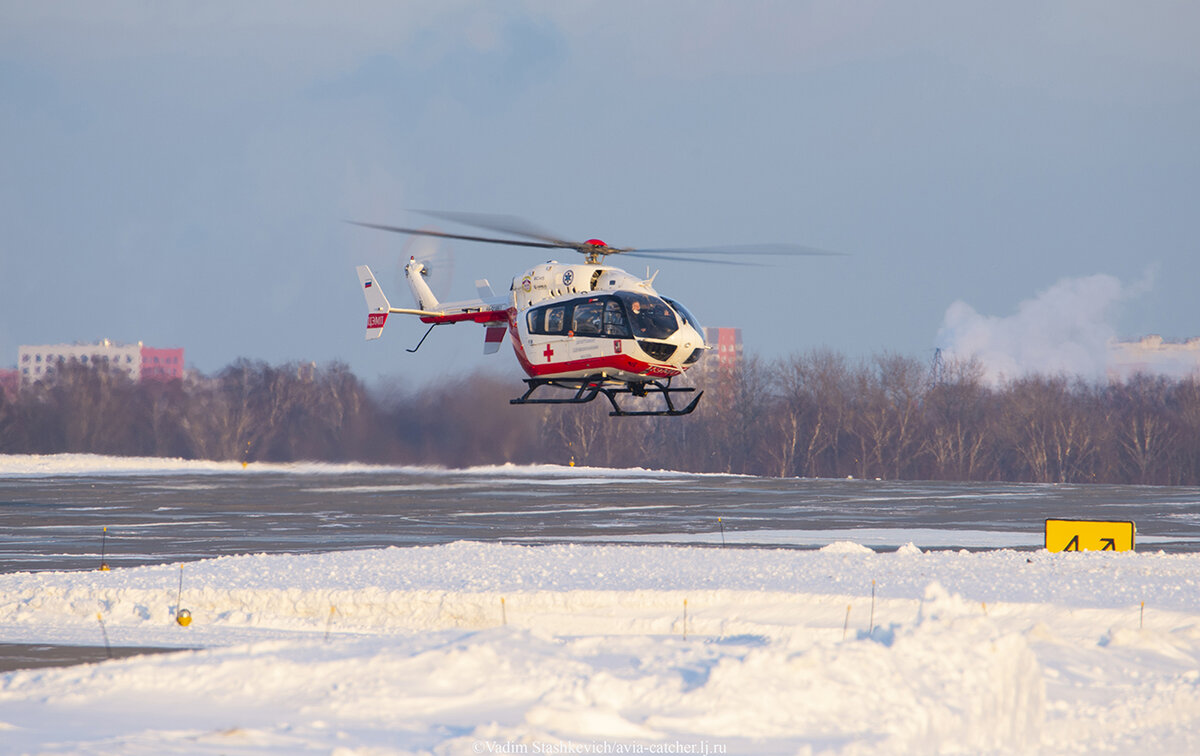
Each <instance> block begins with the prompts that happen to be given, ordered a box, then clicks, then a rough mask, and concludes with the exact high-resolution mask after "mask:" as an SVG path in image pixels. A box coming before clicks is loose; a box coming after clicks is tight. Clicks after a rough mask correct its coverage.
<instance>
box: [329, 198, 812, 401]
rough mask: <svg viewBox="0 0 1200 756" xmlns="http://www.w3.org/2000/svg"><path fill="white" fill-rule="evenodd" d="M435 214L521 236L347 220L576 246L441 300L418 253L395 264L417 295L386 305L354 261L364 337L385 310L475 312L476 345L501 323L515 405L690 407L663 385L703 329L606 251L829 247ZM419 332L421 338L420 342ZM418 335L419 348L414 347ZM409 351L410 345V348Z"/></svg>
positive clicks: (427, 318)
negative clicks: (650, 244) (696, 244)
mask: <svg viewBox="0 0 1200 756" xmlns="http://www.w3.org/2000/svg"><path fill="white" fill-rule="evenodd" d="M421 212H422V214H425V215H430V216H433V217H436V218H441V219H444V220H450V221H453V222H456V223H462V224H465V225H470V226H476V227H480V228H486V229H490V230H493V231H500V232H503V233H507V234H510V235H514V236H523V237H525V239H499V238H492V237H482V236H474V235H467V234H452V233H445V232H442V231H434V230H427V229H419V228H402V227H399V226H387V225H380V224H375V223H359V222H357V221H350V222H351V223H354V224H355V225H359V226H365V227H367V228H374V229H380V230H383V231H393V232H396V233H401V234H409V235H413V236H431V237H440V238H446V239H461V240H466V241H477V242H487V243H492V244H508V245H515V246H523V247H539V248H543V249H565V250H574V251H576V252H579V253H581V254H583V255H584V262H583V263H576V264H569V263H559V262H557V261H554V260H551V261H549V262H546V263H544V264H541V265H536V266H534V267H532V268H530V269H528V270H526V271H525V272H524V273H522V274H520V275H519V276H517V277H515V278H513V281H512V285H511V286H510V287H509V290H508V292H507V293H505V294H501V295H497V294H495V293H494V292H493V291H492V287H491V285H490V284H489V283H488V281H487V280H486V279H485V280H480V281H476V282H475V286H476V289H477V291H478V292H479V298H478V299H470V300H465V301H460V302H440V301H438V298H437V297H436V296H434V294H433V291H432V290H431V289H430V288H429V285H428V284H427V283H426V281H425V276H426V275H428V269H427V266H426V264H425V263H423V262H421V261H418V260H417V259H416V258H415V257H414V258H412V259H410V260H409V261H408V264H407V265H406V266H405V268H404V274H405V278H406V279H407V280H408V285H409V288H411V289H412V295H413V298H414V299H415V300H416V304H417V306H416V307H415V308H402V307H393V306H392V304H391V302H390V301H389V300H388V298H387V296H386V295H385V294H384V292H383V289H382V287H381V286H380V284H379V279H378V278H377V277H376V275H375V274H374V273H373V272H372V271H371V269H370V268H369V267H368V266H366V265H359V266H358V267H357V271H358V280H359V284H360V285H361V287H362V290H363V294H364V296H365V297H366V300H367V310H368V314H367V334H366V337H367V338H368V339H377V338H379V337H380V336H381V335H382V334H383V327H384V324H385V323H386V322H387V318H388V315H390V314H393V313H394V314H400V315H415V316H417V317H418V318H420V320H421V322H423V323H429V324H430V328H429V331H427V332H426V334H425V336H428V335H429V332H430V331H432V330H433V328H434V327H435V326H439V325H443V324H447V323H464V322H469V323H479V324H480V325H482V326H484V327H485V329H486V330H485V331H484V342H483V343H484V349H483V351H484V354H493V353H495V352H497V351H499V349H500V345H501V343H502V342H503V341H504V335H505V333H506V332H507V333H508V335H509V338H510V340H511V341H512V346H513V351H514V352H516V355H517V360H518V361H519V362H520V363H521V367H522V368H523V369H524V370H525V373H526V375H528V376H529V377H528V378H527V379H525V384H526V386H527V389H526V391H525V393H524V394H523V395H522V396H520V397H518V398H516V399H513V400H511V402H512V403H513V404H583V403H586V402H590V401H592V400H593V399H595V398H596V397H597V396H598V395H600V394H603V395H604V396H605V397H607V398H608V401H609V403H610V404H611V405H612V412H610V413H609V414H610V415H614V416H636V415H655V416H658V415H670V416H674V415H686V414H689V413H690V412H692V411H693V410H694V409H696V405H697V403H698V402H699V401H700V396H701V395H702V394H703V392H699V393H697V394H696V395H695V396H694V397H693V398H692V400H691V401H690V402H688V403H687V404H686V405H684V406H682V407H678V406H676V404H675V402H674V401H673V400H672V395H675V394H688V393H692V392H694V391H695V389H694V388H693V387H690V386H682V387H673V386H671V380H672V379H673V378H675V377H676V376H679V375H681V374H682V373H683V372H684V371H685V370H687V369H688V368H690V367H692V366H693V365H695V364H696V362H697V361H699V359H700V357H701V356H702V355H703V354H704V352H705V350H707V349H709V346H708V345H707V344H705V342H704V329H703V328H701V327H700V324H699V322H698V321H697V320H696V318H695V317H694V316H693V315H692V314H691V313H690V312H688V310H687V308H685V307H684V306H683V305H682V304H680V303H679V302H678V301H676V300H673V299H669V298H667V297H664V296H661V295H659V294H658V292H657V291H655V289H654V286H653V283H654V277H655V276H657V273H656V274H655V276H651V277H650V278H648V279H641V278H638V277H637V276H633V275H630V274H629V273H626V272H625V271H624V270H621V269H620V268H616V267H613V266H611V265H608V264H606V262H605V259H606V258H607V257H608V256H609V255H617V254H623V255H629V256H630V257H644V258H651V259H674V260H688V261H693V262H719V260H713V259H711V258H710V259H704V258H698V257H690V256H689V255H705V254H709V255H711V254H737V253H745V254H766V255H829V254H836V253H829V252H824V251H821V250H815V249H811V248H807V247H799V246H795V245H781V244H769V245H749V246H743V247H739V248H735V249H718V248H713V247H706V248H693V249H635V248H617V247H610V246H608V245H607V244H605V243H604V242H602V241H600V240H599V239H589V240H587V241H585V242H569V241H563V240H561V239H557V238H555V237H553V236H551V235H550V234H547V233H545V232H543V231H541V230H539V229H537V228H535V227H533V226H531V225H530V224H528V223H526V222H524V221H522V220H520V219H518V218H514V217H511V216H498V215H480V214H475V213H446V212H429V211H421ZM424 341H425V337H422V339H421V343H423V342H424ZM421 343H418V344H417V348H419V347H420V346H421ZM409 351H416V348H414V349H410V350H409ZM546 386H549V387H556V388H563V389H568V390H570V391H572V392H574V393H573V394H571V395H568V396H561V395H560V396H557V397H553V398H541V397H537V398H535V397H534V393H535V392H536V391H537V390H538V389H540V388H542V387H546ZM620 394H632V395H634V396H638V397H644V396H648V395H651V394H658V395H661V396H662V397H663V399H664V401H665V405H666V407H665V409H659V410H626V409H622V407H621V406H620V404H619V403H618V402H617V396H618V395H620Z"/></svg>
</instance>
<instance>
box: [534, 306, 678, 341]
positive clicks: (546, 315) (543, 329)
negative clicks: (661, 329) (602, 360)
mask: <svg viewBox="0 0 1200 756" xmlns="http://www.w3.org/2000/svg"><path fill="white" fill-rule="evenodd" d="M668 314H669V310H668ZM671 317H672V323H674V316H673V315H672V316H671ZM525 318H526V323H528V325H529V332H530V333H532V334H541V335H546V336H555V335H560V334H566V333H568V332H570V333H572V334H574V335H575V336H593V337H603V338H609V339H628V338H632V333H631V332H630V329H629V318H628V315H627V310H626V307H625V305H623V304H622V303H621V300H619V299H618V298H616V297H591V298H589V299H579V300H575V301H574V302H564V303H563V304H557V305H547V306H544V307H535V308H533V309H531V310H530V311H529V312H528V314H527V315H526V316H525ZM673 330H674V328H672V331H673Z"/></svg>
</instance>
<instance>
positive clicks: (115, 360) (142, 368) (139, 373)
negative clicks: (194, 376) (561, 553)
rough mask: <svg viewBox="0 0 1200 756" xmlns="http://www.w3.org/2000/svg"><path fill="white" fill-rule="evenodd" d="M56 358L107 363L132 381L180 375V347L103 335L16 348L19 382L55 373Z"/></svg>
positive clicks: (57, 359) (181, 371)
mask: <svg viewBox="0 0 1200 756" xmlns="http://www.w3.org/2000/svg"><path fill="white" fill-rule="evenodd" d="M59 361H63V362H72V361H75V362H79V363H81V364H84V365H106V366H108V367H110V368H115V369H117V370H122V371H124V372H125V373H126V374H127V375H128V376H129V379H130V380H133V381H138V380H148V379H158V380H164V379H166V380H169V379H171V378H182V377H183V350H182V349H155V348H153V347H147V346H145V345H144V344H142V342H140V341H139V342H138V343H136V344H118V343H116V342H115V341H110V340H109V339H104V340H103V341H98V342H96V343H95V344H42V345H36V346H21V347H19V348H18V349H17V370H18V371H20V374H21V382H22V383H32V382H33V381H38V380H42V379H43V378H48V377H50V376H52V375H54V370H55V368H56V367H57V366H58V363H59Z"/></svg>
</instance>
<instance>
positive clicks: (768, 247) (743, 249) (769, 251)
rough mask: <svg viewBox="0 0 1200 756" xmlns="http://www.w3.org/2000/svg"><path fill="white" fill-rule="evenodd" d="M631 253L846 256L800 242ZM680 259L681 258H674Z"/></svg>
mask: <svg viewBox="0 0 1200 756" xmlns="http://www.w3.org/2000/svg"><path fill="white" fill-rule="evenodd" d="M629 252H630V253H631V254H632V253H635V252H636V253H639V254H640V253H650V254H655V255H667V256H670V255H676V254H681V255H781V256H787V257H846V256H847V255H846V253H845V252H830V251H828V250H824V249H818V248H816V247H805V246H803V245H800V244H738V245H733V246H729V247H664V248H657V249H640V248H639V249H631V250H629ZM674 259H682V258H674Z"/></svg>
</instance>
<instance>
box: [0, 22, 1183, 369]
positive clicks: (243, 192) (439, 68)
mask: <svg viewBox="0 0 1200 756" xmlns="http://www.w3.org/2000/svg"><path fill="white" fill-rule="evenodd" d="M1198 36H1200V6H1198V5H1196V4H1195V3H1191V2H1157V1H1155V0H1151V1H1149V2H1144V3H1136V4H1134V3H1124V2H1107V1H1103V0H1102V1H1100V2H1083V1H1082V0H1080V1H1079V2H1062V1H1057V0H1051V1H1049V2H1020V1H1018V2H1008V3H994V4H983V5H976V4H963V3H960V2H952V1H950V0H946V1H944V2H940V1H939V2H917V3H906V4H897V3H888V2H872V1H870V0H866V1H864V2H855V3H846V2H834V1H822V2H750V3H723V2H656V3H634V2H602V3H601V2H576V3H557V2H513V3H505V4H495V3H470V2H454V1H450V2H445V1H443V2H404V3H395V2H356V3H352V4H344V3H312V2H308V3H306V2H300V3H290V2H289V3H285V2H259V3H234V2H228V3H227V2H209V3H186V2H163V3H142V2H58V3H25V2H14V1H13V0H0V103H2V105H0V145H3V146H2V147H0V150H3V155H4V158H3V170H2V171H0V367H11V366H14V365H15V363H16V359H17V347H18V346H19V345H21V344H45V343H63V342H68V343H69V342H75V341H95V340H98V339H102V338H110V339H113V340H116V341H121V342H128V343H132V342H137V341H143V342H145V343H146V344H148V345H151V346H159V347H183V348H184V349H185V358H186V361H187V363H188V364H189V365H190V366H192V367H194V368H196V369H198V370H200V371H202V372H204V373H215V372H217V371H219V370H221V369H222V368H223V367H224V366H226V365H228V364H230V363H231V362H233V361H234V360H236V359H238V358H240V357H248V358H252V359H261V360H265V361H267V362H271V363H281V362H287V361H292V360H302V361H315V362H318V363H328V362H331V361H335V360H336V361H341V362H344V363H346V364H348V365H349V366H350V367H351V368H352V369H353V370H354V371H355V372H356V373H357V374H358V375H359V376H360V377H362V378H364V379H365V380H368V381H377V380H380V379H384V380H388V381H397V380H398V381H400V382H402V383H404V382H413V383H424V382H428V381H434V380H440V379H443V378H446V377H450V376H454V375H456V374H461V373H463V372H470V371H472V370H475V369H488V370H495V371H500V372H505V373H511V374H513V375H514V376H515V375H517V373H518V370H517V368H516V363H515V360H513V359H512V356H511V352H510V351H509V350H507V349H505V350H503V351H502V352H501V353H500V354H499V355H493V356H487V357H485V356H484V355H483V353H482V352H483V329H481V328H478V327H475V326H471V325H458V326H453V327H445V328H440V329H437V330H436V331H435V332H434V334H433V335H431V336H430V339H429V341H427V342H426V344H425V345H424V346H422V348H421V350H420V351H419V352H417V353H415V354H409V353H407V352H405V351H404V350H405V348H408V347H411V346H414V345H415V344H416V343H417V341H418V340H419V339H420V337H421V335H422V334H423V333H424V327H423V326H421V325H420V324H419V323H417V322H415V321H399V322H398V320H397V318H395V317H394V318H393V319H392V320H391V321H390V322H389V324H388V327H387V329H386V331H385V334H384V337H383V338H382V339H381V340H379V341H372V342H367V341H365V340H364V338H363V335H364V331H365V315H366V305H365V302H364V301H363V298H362V295H361V293H360V291H359V287H358V284H357V279H356V277H355V274H354V266H355V265H356V264H361V263H366V264H369V265H371V266H372V267H373V268H375V270H376V272H377V274H378V275H379V277H380V280H381V282H384V283H385V285H386V286H388V294H389V296H390V297H391V299H392V300H393V304H398V305H399V306H405V305H406V304H407V303H408V299H409V296H408V292H407V290H406V289H405V288H403V287H402V286H401V285H400V284H399V281H400V277H399V274H398V271H399V266H400V263H401V261H402V260H403V259H406V258H407V256H408V254H410V253H411V252H412V251H413V247H412V246H411V242H410V241H409V240H407V239H406V238H404V237H401V236H397V235H393V234H387V233H383V232H379V231H373V230H370V229H365V228H361V227H357V226H353V225H349V224H347V223H345V222H344V221H345V220H348V219H349V220H360V221H366V222H372V223H383V224H392V225H414V224H415V225H426V224H430V221H429V219H428V218H424V217H422V216H418V215H415V214H414V213H413V212H412V210H413V209H436V210H447V211H463V212H473V213H503V214H512V215H517V216H520V217H522V218H525V219H528V220H529V221H531V222H533V223H535V224H537V225H539V226H541V227H544V228H546V229H548V230H550V231H552V232H553V233H555V234H556V235H558V236H560V237H562V238H569V239H578V240H584V239H590V238H594V237H597V238H600V239H603V240H604V241H606V242H608V243H609V244H612V245H614V246H641V247H666V246H709V245H736V244H741V243H765V242H789V243H794V244H802V245H809V246H815V247H820V248H823V249H827V250H832V251H837V252H842V253H845V256H843V257H816V258H797V259H790V260H786V261H784V262H782V263H781V264H778V265H773V266H772V267H753V266H746V267H731V266H724V265H698V264H694V263H685V262H662V263H657V262H656V263H655V266H654V269H652V270H651V271H650V272H651V273H653V272H654V270H655V269H656V270H659V271H660V272H659V274H658V277H657V278H656V280H655V285H656V287H657V288H658V290H659V291H660V292H661V293H664V294H666V295H668V296H671V297H673V298H676V299H679V300H681V301H682V302H684V303H685V304H686V305H687V306H688V308H689V309H690V310H691V311H692V312H693V313H695V315H696V316H697V317H698V318H699V319H700V321H701V322H702V323H703V324H704V325H709V326H733V327H740V328H742V332H743V339H744V343H745V348H746V350H747V351H748V352H749V353H753V354H758V355H760V356H762V357H763V358H766V359H774V358H778V357H785V356H787V355H790V354H793V353H803V352H806V351H808V350H812V349H818V348H830V349H833V350H836V351H839V352H842V353H844V354H846V355H847V356H849V357H851V358H868V357H870V356H872V355H876V354H879V353H881V352H884V351H889V352H895V353H899V354H903V355H907V356H912V357H915V358H918V359H932V356H933V351H934V349H935V348H937V347H943V348H947V349H950V350H952V351H953V350H955V349H958V350H959V351H966V350H969V348H970V344H971V343H973V342H970V341H965V340H963V339H964V338H965V337H962V334H963V333H966V332H970V333H972V334H974V337H975V338H978V336H979V332H978V328H979V327H982V328H987V327H988V325H989V324H992V325H994V326H995V327H996V328H998V329H1000V330H1002V331H1003V332H1004V338H1007V339H1012V340H1015V342H1017V343H1021V342H1023V341H1024V340H1027V339H1038V338H1040V337H1041V336H1042V335H1043V334H1044V333H1045V332H1046V331H1047V330H1053V328H1052V326H1054V325H1055V320H1054V319H1055V318H1060V317H1067V318H1083V319H1089V318H1090V319H1092V320H1091V321H1089V322H1088V324H1086V325H1087V326H1095V327H1098V328H1100V329H1101V330H1102V331H1104V332H1105V333H1111V334H1113V335H1114V336H1115V337H1118V338H1138V337H1141V336H1143V335H1146V334H1150V333H1156V334H1161V335H1163V336H1164V337H1166V338H1168V339H1185V338H1188V337H1192V336H1200V297H1196V296H1195V292H1194V289H1195V285H1196V282H1197V281H1200V234H1198V233H1197V231H1198V230H1200V229H1197V221H1196V219H1197V213H1196V209H1197V208H1200V139H1197V137H1196V135H1197V134H1200V55H1198V54H1197V53H1196V51H1195V40H1196V39H1197V37H1198ZM433 227H436V228H440V229H441V230H446V231H461V230H465V229H462V228H461V227H454V226H453V224H449V223H446V222H442V221H438V222H437V223H435V224H433ZM437 247H438V254H439V255H440V256H441V257H442V258H443V260H445V259H446V258H449V259H451V260H452V264H446V263H445V262H443V263H442V271H443V272H448V271H449V270H450V269H451V267H452V269H453V276H452V278H451V280H449V281H447V282H446V286H447V288H445V289H444V290H443V292H442V294H443V295H444V297H446V298H450V299H454V298H466V297H470V296H474V292H475V287H474V281H475V279H477V278H487V279H489V280H490V281H491V283H492V285H493V287H494V288H495V289H497V290H502V289H507V288H508V285H509V283H510V282H511V279H512V278H513V276H515V275H519V274H520V273H521V272H523V271H524V270H525V269H527V268H528V267H530V266H532V265H534V264H537V263H540V262H544V261H545V259H546V254H545V253H544V252H543V251H541V250H523V249H514V248H505V247H493V246H490V245H479V244H473V243H469V242H457V241H456V242H439V243H438V245H437ZM626 262H627V264H624V263H623V264H624V267H626V269H628V270H630V271H631V272H635V273H644V272H646V268H645V261H644V260H643V261H635V260H628V261H626ZM1089 286H1098V287H1099V288H1098V291H1099V296H1107V297H1110V299H1108V300H1106V301H1107V302H1109V303H1110V304H1111V306H1102V307H1091V308H1090V310H1089V311H1087V312H1083V313H1080V312H1079V311H1078V310H1074V309H1070V308H1071V307H1072V303H1071V302H1072V300H1070V299H1068V300H1064V301H1063V302H1061V303H1059V304H1058V305H1055V306H1046V307H1030V306H1029V303H1031V302H1039V301H1042V300H1043V299H1045V298H1046V297H1053V296H1055V295H1056V294H1057V293H1059V292H1062V293H1065V294H1067V295H1069V296H1072V297H1075V298H1076V299H1078V298H1079V295H1080V290H1081V289H1083V290H1084V291H1085V292H1086V290H1087V288H1088V287H1089ZM392 289H395V292H394V293H393V291H392ZM1083 299H1084V300H1087V299H1088V297H1087V295H1086V294H1085V295H1084V296H1083ZM1064 309H1070V312H1069V313H1068V314H1066V315H1064V314H1063V312H1064ZM1085 309H1087V308H1085ZM1031 310H1033V311H1035V312H1034V314H1035V315H1036V314H1037V313H1038V312H1040V313H1042V320H1038V319H1037V318H1036V317H1033V318H1031V317H1030V311H1031ZM972 317H974V321H972ZM1092 321H1098V322H1092ZM964 323H966V324H967V325H972V326H974V327H975V330H972V329H971V328H964V327H963V326H964ZM1022 329H1023V330H1022ZM1083 331H1084V332H1085V333H1087V334H1092V333H1093V332H1094V328H1091V327H1084V329H1083ZM1014 334H1015V335H1014ZM1087 338H1090V336H1088V337H1087ZM983 341H984V342H986V343H994V341H990V340H988V339H984V340H983ZM1070 346H1072V345H1068V347H1070ZM1085 346H1086V345H1085ZM1050 348H1052V349H1054V348H1055V347H1053V345H1052V346H1051V347H1050ZM1026 351H1029V350H1026ZM1033 351H1036V350H1033Z"/></svg>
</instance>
